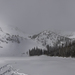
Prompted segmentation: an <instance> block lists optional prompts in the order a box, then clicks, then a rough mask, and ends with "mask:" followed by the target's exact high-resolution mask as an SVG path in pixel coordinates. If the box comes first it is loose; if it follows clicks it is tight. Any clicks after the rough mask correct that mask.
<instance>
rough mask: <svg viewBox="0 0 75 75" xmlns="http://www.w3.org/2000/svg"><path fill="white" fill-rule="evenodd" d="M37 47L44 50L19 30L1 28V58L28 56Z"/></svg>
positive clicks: (7, 27)
mask: <svg viewBox="0 0 75 75" xmlns="http://www.w3.org/2000/svg"><path fill="white" fill-rule="evenodd" d="M36 46H38V47H41V48H42V46H41V45H39V44H37V43H36V42H35V41H33V40H31V39H29V38H28V35H27V34H24V33H23V32H21V31H20V30H19V29H18V28H17V29H16V28H13V27H9V26H0V56H27V55H28V51H29V49H32V48H34V47H36Z"/></svg>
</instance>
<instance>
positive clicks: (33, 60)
mask: <svg viewBox="0 0 75 75" xmlns="http://www.w3.org/2000/svg"><path fill="white" fill-rule="evenodd" d="M0 60H1V61H5V62H4V63H0V67H2V66H4V65H6V64H10V65H12V67H13V68H14V69H18V73H23V74H27V75H74V74H75V59H74V58H62V57H49V56H44V55H42V56H33V57H24V58H21V57H20V58H18V57H16V58H10V57H9V58H0ZM5 70H7V67H6V69H5ZM3 71H4V69H3V70H2V72H3ZM0 73H1V72H0ZM7 75H9V74H7ZM20 75H21V74H20Z"/></svg>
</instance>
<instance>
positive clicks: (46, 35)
mask: <svg viewBox="0 0 75 75" xmlns="http://www.w3.org/2000/svg"><path fill="white" fill-rule="evenodd" d="M30 38H31V39H33V40H36V41H37V42H38V43H41V44H42V45H43V46H47V45H50V46H56V45H61V44H62V43H63V44H64V43H66V42H69V41H70V40H71V39H69V38H67V37H64V36H60V35H58V34H56V33H54V32H51V31H47V30H46V31H43V32H41V33H39V34H36V35H33V36H30Z"/></svg>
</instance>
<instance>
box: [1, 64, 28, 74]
mask: <svg viewBox="0 0 75 75" xmlns="http://www.w3.org/2000/svg"><path fill="white" fill-rule="evenodd" d="M0 75H27V74H24V73H19V72H18V70H17V69H14V68H13V67H12V66H11V65H10V64H6V65H4V66H2V67H0Z"/></svg>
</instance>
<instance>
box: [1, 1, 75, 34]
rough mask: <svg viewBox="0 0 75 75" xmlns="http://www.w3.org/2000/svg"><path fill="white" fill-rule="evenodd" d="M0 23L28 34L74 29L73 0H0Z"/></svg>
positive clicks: (74, 13)
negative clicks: (15, 27)
mask: <svg viewBox="0 0 75 75" xmlns="http://www.w3.org/2000/svg"><path fill="white" fill-rule="evenodd" d="M0 24H2V25H12V26H17V27H19V28H20V29H21V30H23V31H24V32H25V33H29V34H34V33H38V32H40V31H43V30H57V31H58V30H60V31H75V0H0Z"/></svg>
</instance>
